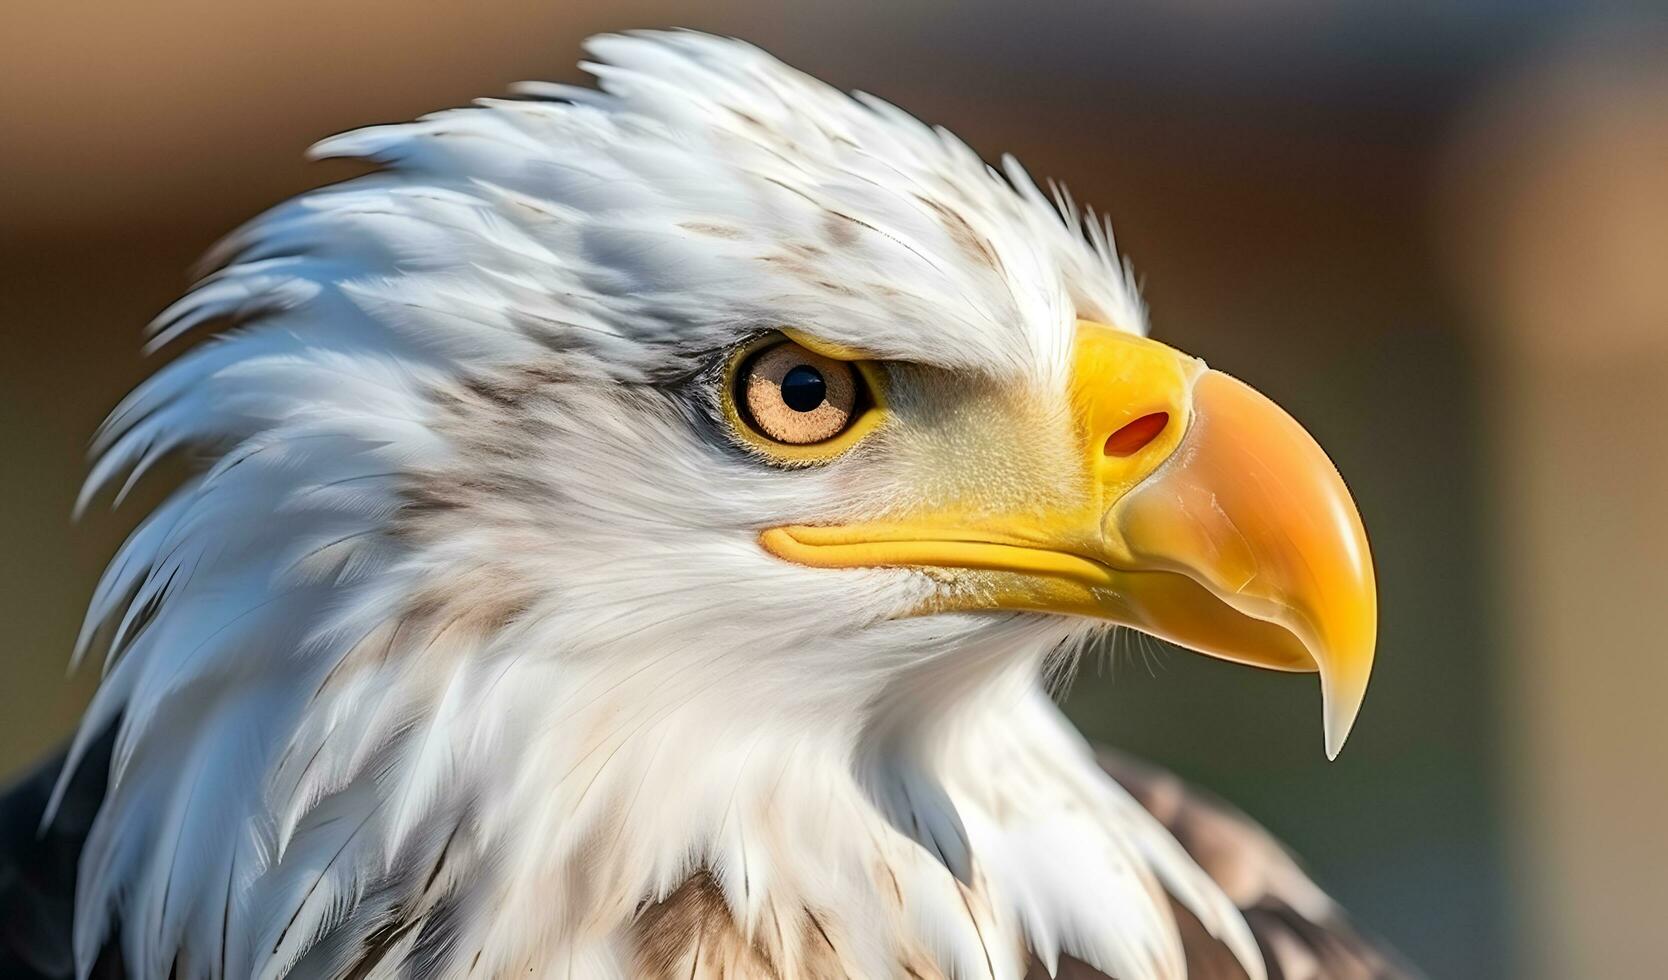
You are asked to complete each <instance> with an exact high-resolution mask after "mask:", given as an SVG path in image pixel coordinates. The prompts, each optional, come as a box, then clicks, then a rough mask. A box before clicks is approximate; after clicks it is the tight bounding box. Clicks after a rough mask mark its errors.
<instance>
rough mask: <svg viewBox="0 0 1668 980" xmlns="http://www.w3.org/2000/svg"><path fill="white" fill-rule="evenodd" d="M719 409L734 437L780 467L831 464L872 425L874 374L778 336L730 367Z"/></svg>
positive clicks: (874, 420) (856, 363)
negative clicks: (724, 411)
mask: <svg viewBox="0 0 1668 980" xmlns="http://www.w3.org/2000/svg"><path fill="white" fill-rule="evenodd" d="M731 363H732V368H731V372H730V380H729V384H728V386H727V389H728V390H727V391H726V392H725V395H726V397H725V406H726V408H727V409H728V414H729V415H730V417H731V421H732V423H733V424H734V425H735V427H736V429H737V432H738V434H739V435H741V436H742V437H743V439H744V440H745V441H747V442H749V443H751V444H752V445H753V446H754V447H755V448H756V449H758V450H760V451H761V452H762V453H764V454H765V455H766V456H769V457H771V458H773V459H774V460H775V461H777V462H782V463H790V464H794V463H815V462H822V461H824V460H828V459H832V458H833V457H834V456H836V455H838V454H839V453H841V452H844V451H845V450H846V449H847V448H848V447H849V446H851V445H852V444H854V443H855V442H856V441H857V440H858V439H860V438H862V436H863V435H865V434H866V433H867V432H868V431H869V429H871V428H872V427H873V425H874V424H875V423H877V422H878V415H877V413H878V412H879V409H880V402H879V398H878V397H877V392H876V391H875V384H874V382H875V380H876V379H877V376H878V373H879V372H878V369H877V368H876V367H875V366H874V365H871V364H869V363H867V362H863V361H848V360H841V359H839V358H838V357H831V356H829V355H827V354H822V353H818V352H817V351H815V350H812V349H810V348H809V347H807V346H805V345H804V344H800V343H796V342H795V341H794V340H792V339H789V338H786V337H784V336H782V335H781V334H773V335H771V336H770V337H768V338H764V339H763V340H762V341H761V342H759V343H756V344H754V345H750V346H749V347H748V348H745V349H743V350H742V352H741V353H740V355H739V356H738V357H736V358H735V359H734V360H733V361H732V362H731Z"/></svg>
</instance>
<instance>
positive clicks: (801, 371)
mask: <svg viewBox="0 0 1668 980" xmlns="http://www.w3.org/2000/svg"><path fill="white" fill-rule="evenodd" d="M827 396H828V382H826V381H824V380H823V379H822V372H821V371H818V370H817V369H816V368H814V367H812V366H811V365H809V364H800V365H796V366H795V367H793V368H792V369H790V370H789V371H788V373H787V374H785V375H783V376H782V402H783V403H784V404H786V405H787V406H788V407H789V408H791V409H793V410H794V411H796V412H812V411H815V410H816V408H817V406H818V405H821V404H822V400H823V399H824V398H826V397H827Z"/></svg>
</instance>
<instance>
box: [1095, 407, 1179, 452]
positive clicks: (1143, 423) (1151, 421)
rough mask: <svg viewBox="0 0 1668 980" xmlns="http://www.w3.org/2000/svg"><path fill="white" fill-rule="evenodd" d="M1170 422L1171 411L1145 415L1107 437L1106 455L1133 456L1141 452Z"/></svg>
mask: <svg viewBox="0 0 1668 980" xmlns="http://www.w3.org/2000/svg"><path fill="white" fill-rule="evenodd" d="M1169 424H1170V413H1169V412H1153V413H1152V414H1151V415H1143V416H1141V417H1140V418H1138V419H1136V420H1135V421H1133V422H1131V423H1129V424H1128V425H1126V426H1124V427H1123V428H1121V429H1119V430H1118V431H1116V432H1114V433H1112V434H1111V435H1109V436H1107V437H1106V449H1105V452H1106V455H1108V456H1133V455H1135V454H1136V453H1138V452H1140V451H1141V449H1142V448H1143V447H1145V446H1146V445H1147V443H1149V442H1152V441H1153V440H1154V439H1157V438H1158V434H1159V433H1160V432H1163V431H1164V427H1165V426H1167V425H1169Z"/></svg>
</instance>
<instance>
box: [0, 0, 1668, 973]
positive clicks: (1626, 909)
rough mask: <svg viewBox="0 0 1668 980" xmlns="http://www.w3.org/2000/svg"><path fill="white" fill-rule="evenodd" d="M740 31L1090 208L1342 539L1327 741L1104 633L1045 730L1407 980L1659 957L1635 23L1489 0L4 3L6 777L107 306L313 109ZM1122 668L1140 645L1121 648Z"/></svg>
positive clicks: (100, 534) (1667, 683)
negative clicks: (1075, 727) (1114, 757)
mask: <svg viewBox="0 0 1668 980" xmlns="http://www.w3.org/2000/svg"><path fill="white" fill-rule="evenodd" d="M666 25H679V26H688V27H697V28H701V29H705V30H711V31H716V32H720V33H729V34H735V35H738V36H742V37H745V38H747V39H749V40H752V41H754V42H755V43H758V44H760V45H762V46H764V47H766V48H768V49H769V50H771V51H773V52H775V53H776V54H778V55H779V56H781V57H783V58H784V59H786V60H788V61H789V62H790V63H793V64H795V65H797V66H799V67H801V68H803V69H805V70H807V71H809V72H811V73H813V74H816V75H818V76H820V77H822V78H825V79H827V80H828V81H830V82H833V83H834V84H836V85H839V86H841V87H845V88H862V89H866V90H869V91H872V92H875V93H876V94H879V95H881V96H883V97H885V98H887V99H890V100H892V101H894V102H897V103H899V104H901V105H903V106H904V107H906V108H908V109H910V110H911V111H913V112H914V113H916V114H917V115H920V116H921V117H923V118H925V119H927V120H929V121H931V122H936V123H942V124H944V125H946V126H948V127H950V128H951V129H953V130H954V131H956V132H957V133H959V134H960V135H961V136H962V137H963V138H965V139H966V140H967V141H968V142H969V143H971V145H972V146H973V147H974V148H975V149H976V150H978V151H979V152H981V153H983V154H984V155H986V156H987V157H994V156H995V155H997V154H998V153H1001V152H1003V151H1012V152H1014V153H1016V154H1018V155H1019V156H1020V157H1021V158H1022V159H1023V160H1024V161H1025V162H1026V164H1027V165H1028V166H1029V167H1030V168H1031V170H1032V172H1033V173H1035V174H1037V175H1039V176H1052V177H1055V178H1057V179H1060V180H1062V181H1063V182H1065V183H1066V184H1068V185H1069V186H1070V187H1071V188H1072V190H1073V191H1074V192H1075V194H1076V195H1077V196H1078V197H1079V198H1080V199H1082V200H1086V201H1089V202H1093V203H1094V204H1096V205H1097V206H1099V207H1101V208H1103V209H1104V210H1107V211H1109V212H1110V214H1111V216H1112V218H1113V220H1114V222H1115V225H1116V229H1117V232H1118V235H1119V244H1120V246H1121V247H1122V248H1123V250H1125V251H1126V252H1127V253H1129V254H1130V255H1131V256H1132V258H1133V260H1134V262H1135V266H1136V269H1137V271H1138V273H1139V274H1140V279H1141V282H1142V284H1143V287H1144V291H1145V295H1146V297H1147V299H1148V301H1149V303H1150V305H1151V307H1152V310H1153V323H1154V329H1155V332H1156V334H1157V335H1158V336H1160V337H1161V338H1162V339H1164V340H1167V341H1170V342H1172V343H1175V344H1176V345H1178V346H1180V347H1183V348H1186V349H1188V350H1190V351H1194V352H1197V353H1199V354H1202V355H1203V356H1205V357H1206V358H1208V359H1209V360H1210V361H1211V362H1212V363H1213V364H1214V365H1216V366H1218V367H1222V368H1224V369H1226V370H1228V371H1230V372H1232V373H1234V374H1237V375H1239V376H1241V377H1243V378H1245V379H1247V380H1248V381H1250V382H1252V383H1253V384H1255V385H1256V386H1257V387H1259V388H1261V389H1262V390H1263V391H1265V392H1267V393H1268V394H1269V395H1270V396H1272V397H1273V398H1274V399H1275V400H1276V401H1278V402H1280V403H1281V404H1283V405H1285V406H1286V407H1287V408H1289V409H1290V410H1291V411H1292V412H1293V413H1294V414H1295V415H1296V416H1297V417H1298V418H1299V419H1300V420H1302V421H1303V422H1304V423H1305V424H1306V425H1308V426H1309V427H1310V429H1311V430H1312V431H1313V432H1314V433H1315V434H1316V436H1317V437H1318V438H1319V440H1320V441H1321V443H1322V444H1323V445H1325V446H1326V447H1327V448H1328V449H1329V450H1330V452H1331V453H1332V454H1333V457H1334V459H1335V460H1336V461H1337V463H1338V465H1339V467H1340V469H1341V470H1342V471H1343V473H1344V474H1345V476H1346V478H1347V479H1348V480H1349V482H1350V484H1351V486H1352V487H1353V489H1354V490H1355V492H1356V494H1357V496H1358V500H1359V503H1360V506H1361V510H1362V513H1363V515H1364V517H1365V520H1366V523H1367V526H1368V529H1369V532H1370V534H1371V536H1372V538H1373V541H1374V547H1375V554H1376V558H1377V562H1378V569H1379V576H1380V584H1381V588H1382V614H1383V632H1382V639H1381V645H1380V660H1379V664H1378V668H1377V672H1376V674H1375V677H1374V680H1373V686H1372V690H1371V692H1370V694H1369V697H1368V699H1367V703H1366V707H1365V711H1364V713H1363V715H1362V718H1361V721H1360V723H1359V725H1358V726H1357V728H1356V732H1355V735H1354V736H1353V738H1352V740H1351V742H1350V744H1349V746H1348V748H1347V750H1346V751H1345V752H1344V754H1343V756H1342V758H1341V759H1340V761H1338V762H1336V763H1333V764H1327V763H1326V762H1325V761H1324V758H1323V756H1322V753H1321V739H1320V715H1319V707H1320V706H1319V697H1318V692H1317V690H1316V688H1315V685H1314V683H1313V681H1312V680H1310V679H1307V678H1293V677H1290V676H1276V675H1272V674H1264V673H1259V672H1255V671H1251V670H1247V669H1243V668H1235V667H1230V666H1224V665H1220V664H1216V663H1212V662H1207V661H1206V660H1204V659H1203V658H1198V657H1193V656H1188V655H1184V654H1181V653H1177V652H1173V651H1172V652H1166V651H1159V650H1158V648H1157V646H1156V645H1153V647H1152V650H1151V651H1147V652H1140V651H1132V650H1123V651H1121V652H1120V653H1119V654H1117V655H1116V656H1112V657H1108V658H1103V659H1102V660H1101V661H1100V662H1098V663H1088V664H1085V665H1084V668H1083V670H1082V672H1081V674H1080V676H1079V679H1078V680H1077V682H1076V684H1075V686H1074V688H1073V690H1072V693H1071V697H1070V700H1069V704H1068V707H1069V709H1070V711H1071V713H1072V714H1073V716H1074V717H1075V718H1076V719H1077V720H1078V721H1079V723H1080V724H1081V725H1082V727H1083V728H1084V729H1085V731H1086V732H1087V733H1089V734H1090V735H1091V736H1093V737H1095V738H1099V739H1104V740H1107V741H1109V742H1112V743H1115V744H1117V745H1120V746H1123V747H1126V748H1128V749H1131V750H1133V751H1136V752H1139V753H1141V754H1144V755H1146V756H1148V757H1150V758H1153V759H1155V760H1157V761H1159V762H1161V763H1163V764H1165V765H1168V766H1170V767H1172V768H1174V769H1176V770H1178V771H1179V772H1181V773H1182V774H1184V775H1185V776H1187V777H1189V778H1192V779H1195V780H1197V781H1199V782H1201V783H1203V784H1205V785H1207V786H1209V787H1211V788H1213V789H1214V790H1216V791H1217V792H1218V793H1220V794H1221V795H1223V796H1225V797H1227V798H1229V799H1231V800H1233V801H1235V802H1236V803H1238V804H1239V805H1240V806H1242V807H1243V808H1244V809H1246V810H1247V811H1249V812H1250V813H1252V814H1253V815H1255V816H1256V817H1258V818H1259V819H1261V820H1263V821H1264V822H1265V823H1267V824H1268V825H1269V826H1270V827H1271V828H1272V829H1273V830H1274V831H1275V832H1276V833H1278V834H1279V835H1281V836H1282V837H1283V838H1285V839H1286V840H1287V841H1289V842H1290V843H1291V844H1292V845H1293V846H1294V847H1295V848H1296V849H1297V850H1298V851H1299V852H1300V853H1302V854H1303V855H1304V856H1305V857H1306V858H1307V860H1308V863H1309V864H1310V865H1311V867H1312V868H1313V870H1314V871H1315V873H1316V875H1317V877H1318V878H1319V879H1320V881H1321V882H1322V883H1323V884H1324V885H1325V886H1326V887H1328V888H1329V889H1331V890H1332V891H1333V892H1334V893H1335V894H1336V895H1337V896H1339V897H1340V898H1341V899H1342V900H1343V901H1344V902H1345V903H1346V904H1347V905H1348V906H1349V907H1350V908H1351V909H1352V910H1353V911H1354V912H1355V913H1356V915H1357V916H1358V918H1360V919H1361V920H1362V921H1363V922H1364V923H1366V924H1367V925H1368V926H1369V927H1370V928H1371V929H1373V930H1375V931H1377V932H1379V933H1382V934H1383V935H1385V936H1386V937H1388V938H1389V939H1390V940H1392V941H1393V942H1394V943H1395V944H1397V945H1398V946H1400V947H1401V948H1402V949H1403V950H1405V951H1406V952H1407V953H1408V954H1409V955H1410V956H1411V957H1412V958H1413V959H1414V960H1415V961H1417V962H1419V963H1420V964H1422V965H1423V966H1424V967H1425V968H1426V969H1428V970H1429V971H1430V973H1431V974H1432V975H1433V976H1435V977H1454V978H1490V977H1519V976H1527V977H1544V978H1553V977H1559V978H1565V977H1654V976H1662V975H1663V974H1664V967H1663V966H1662V963H1664V962H1668V939H1665V934H1668V930H1664V929H1663V928H1662V927H1661V926H1660V921H1661V920H1662V919H1663V917H1664V916H1665V915H1668V885H1665V884H1664V881H1665V879H1668V830H1665V828H1668V789H1665V786H1664V769H1665V766H1664V763H1665V762H1668V753H1665V752H1664V749H1665V748H1668V720H1665V715H1668V712H1663V711H1662V710H1661V709H1660V707H1659V706H1658V703H1657V702H1658V697H1659V696H1660V695H1661V694H1662V692H1663V691H1665V690H1668V661H1665V659H1664V658H1663V657H1662V656H1661V654H1662V652H1663V651H1662V646H1663V644H1662V640H1661V638H1660V635H1659V628H1658V627H1657V626H1656V616H1657V609H1658V608H1659V607H1660V601H1659V599H1660V592H1661V590H1660V585H1661V583H1662V582H1663V581H1664V575H1663V571H1664V563H1663V559H1662V555H1663V554H1665V553H1668V521H1665V519H1664V517H1663V516H1662V515H1661V514H1660V513H1658V511H1659V509H1660V508H1661V506H1662V504H1663V488H1664V487H1665V486H1668V480H1665V479H1664V478H1665V477H1668V435H1665V434H1664V431H1663V426H1662V422H1661V420H1662V419H1663V418H1664V417H1668V18H1664V17H1661V16H1659V15H1658V14H1655V13H1652V12H1651V11H1650V10H1649V9H1647V8H1644V7H1640V8H1637V9H1629V8H1623V7H1606V8H1600V7H1596V6H1593V5H1590V4H1575V3H1568V2H1549V0H1522V2H1511V3H1507V2H1471V3H1396V4H1382V3H1381V4H1366V3H1338V2H1329V0H1269V2H1265V3H1260V4H1238V3H1229V2H1225V0H1124V2H1087V0H1085V2H1081V3H1050V4H1038V3H1030V4H998V3H990V2H978V3H962V4H950V3H926V2H921V3H915V2H899V0H893V2H888V3H871V2H846V3H817V4H801V5H795V6H791V7H790V6H782V5H772V4H767V3H765V2H763V0H719V2H710V3H699V4H697V3H673V2H647V0H644V2H637V0H624V2H619V0H616V2H609V3H602V2H593V0H580V2H567V3H557V2H540V3H533V2H521V0H517V2H502V3H479V4H463V3H445V4H441V3H432V4H426V3H398V2H395V0H336V2H322V0H297V2H291V3H287V4H276V3H267V4H257V3H225V2H223V0H222V2H212V0H161V2H152V3H146V4H125V5H118V4H103V5H92V4H74V3H61V2H47V0H22V2H19V0H6V2H5V3H4V4H3V6H0V232H3V236H0V330H4V331H5V336H6V339H7V340H8V341H9V343H8V344H7V346H6V352H7V353H6V356H5V357H4V359H0V379H3V384H4V387H3V391H0V398H3V402H0V406H3V409H0V438H3V439H4V446H5V452H4V454H3V455H0V459H3V463H0V465H3V466H4V467H5V470H4V479H3V482H0V515H3V518H0V534H3V537H0V555H3V556H4V559H3V561H0V622H4V623H5V624H6V626H7V632H8V641H7V643H6V647H5V650H4V653H3V654H0V656H3V657H4V658H5V659H4V664H3V666H0V771H10V770H12V769H14V768H16V767H19V766H22V765H23V764H25V763H26V762H27V761H29V760H30V759H31V758H33V757H34V756H36V755H37V754H38V753H41V752H43V751H45V750H47V749H48V748H49V747H50V746H52V745H53V744H55V743H56V742H58V741H59V740H60V739H62V738H63V737H64V736H65V734H66V733H67V732H68V731H69V729H70V727H71V726H72V724H73V723H74V721H75V718H76V716H77V714H78V712H79V709H80V707H81V705H82V704H83V703H84V700H85V698H86V696H87V693H88V691H89V690H90V688H91V685H92V684H93V683H94V681H95V678H93V677H92V676H91V675H92V674H93V673H96V671H83V672H82V673H81V674H80V675H78V676H76V677H73V678H71V679H70V680H68V681H66V680H65V679H64V665H65V663H66V659H67V656H68V650H69V646H70V643H71V641H72V638H73V636H74V632H75V628H76V626H77V624H78V620H79V616H80V613H81V610H82V606H83V603H84V601H85V599H86V597H87V595H88V593H89V591H90V589H91V586H92V583H93V581H94V580H95V578H96V576H97V574H98V572H99V571H100V569H101V568H102V565H103V562H104V561H105V559H106V558H107V557H108V555H109V554H110V552H111V550H112V548H113V547H114V546H115V544H116V543H117V542H118V541H119V540H120V538H121V536H122V535H123V533H124V532H125V531H126V530H127V529H128V528H129V527H131V525H132V523H133V522H134V520H135V519H136V517H137V515H138V514H139V513H140V512H141V511H142V509H143V507H144V506H145V505H146V504H147V502H149V501H152V500H154V499H156V494H157V492H158V489H157V488H152V489H151V490H150V491H149V492H148V493H145V492H142V493H141V494H140V495H139V496H140V498H141V499H139V500H137V501H136V505H135V506H130V507H128V508H126V509H124V510H122V511H120V512H118V513H116V514H115V515H110V514H108V513H103V512H99V513H94V514H93V515H91V516H90V517H89V518H88V519H86V520H84V521H83V522H82V523H81V524H80V525H79V526H77V525H73V524H72V523H71V521H70V518H69V512H70V506H71V501H72V499H73V497H74V495H75V491H76V489H77V486H78V483H79V481H80V479H81V476H82V474H83V471H84V467H85V460H84V448H85V446H86V443H87V439H88V437H89V435H90V434H91V432H92V431H93V428H94V427H95V426H96V425H97V423H98V421H99V420H100V418H101V417H102V415H103V413H104V412H106V411H107V410H108V409H109V408H110V407H111V406H112V405H113V404H114V403H115V401H116V400H117V399H118V398H119V397H120V396H121V395H122V394H123V393H124V392H126V391H127V390H128V389H129V387H130V386H132V385H133V384H134V383H135V382H136V381H137V380H138V379H139V378H141V377H142V376H143V375H144V374H145V373H146V372H147V371H148V370H150V369H151V368H152V367H153V366H152V365H148V364H146V363H145V362H144V361H143V360H142V359H141V358H140V356H139V354H138V347H139V333H138V331H139V328H140V327H141V325H142V324H143V323H144V322H145V321H146V320H147V319H148V318H149V316H150V315H151V314H153V313H154V312H156V311H157V310H158V309H160V308H161V307H162V306H164V305H165V304H166V303H167V302H168V301H169V300H171V299H172V298H174V297H175V296H176V295H177V294H178V293H179V292H180V291H181V290H182V289H183V288H184V287H185V286H186V285H187V280H186V278H185V270H186V269H187V268H188V267H189V266H190V264H191V263H192V261H193V260H194V259H195V258H196V256H197V255H198V254H199V253H201V252H202V251H203V250H204V249H205V248H206V247H207V246H208V245H209V244H210V243H211V242H212V241H213V240H214V239H215V238H216V236H217V235H218V234H220V233H222V232H224V231H226V230H228V229H230V228H231V227H232V226H233V225H235V224H236V223H238V222H240V221H242V220H243V219H245V218H247V217H248V216H250V215H251V214H252V213H254V212H256V211H257V210H259V209H261V208H263V207H265V206H267V205H270V204H272V203H275V202H277V201H279V200H281V199H282V198H284V197H286V196H288V195H290V194H293V193H295V192H297V191H299V190H302V189H304V188H307V187H310V186H313V185H316V184H320V183H325V182H328V181H331V180H335V179H339V178H341V177H342V176H344V175H346V174H347V173H348V172H349V171H347V170H345V169H339V168H336V167H335V166H333V165H316V164H314V165H310V164H306V163H304V162H303V161H302V159H301V150H302V149H303V148H304V147H305V146H306V145H307V144H309V143H310V142H312V141H313V140H315V139H318V138H320V137H322V136H325V135H328V134H330V133H333V132H336V131H339V130H342V129H346V128H351V127H353V126H357V125H360V124H364V123H371V122H380V121H388V120H398V119H404V118H408V117H411V116H413V115H415V114H418V113H421V112H424V111H427V110H430V109H434V108H438V107H443V106H448V105H455V104H459V103H462V102H465V101H467V100H468V99H470V98H472V97H474V96H478V95H497V94H501V93H502V92H503V91H504V89H505V87H506V86H507V85H508V84H509V83H511V82H513V81H516V80H519V79H525V78H562V79H577V78H578V77H579V76H578V72H577V70H576V69H575V68H574V62H575V61H576V60H577V58H578V54H579V51H578V43H579V41H580V39H581V38H583V37H584V36H586V35H588V34H591V33H595V32H598V31H604V30H612V29H622V28H630V27H638V26H666ZM1154 651H1156V652H1154Z"/></svg>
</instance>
